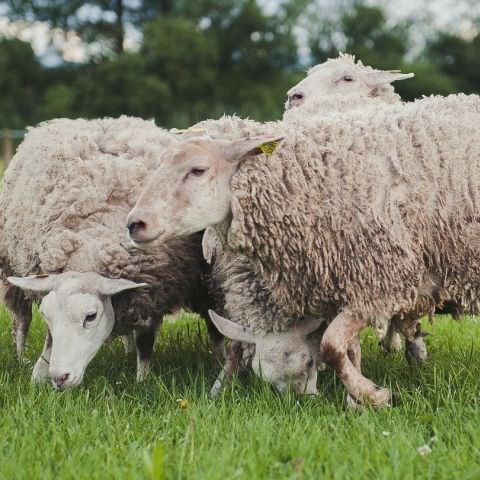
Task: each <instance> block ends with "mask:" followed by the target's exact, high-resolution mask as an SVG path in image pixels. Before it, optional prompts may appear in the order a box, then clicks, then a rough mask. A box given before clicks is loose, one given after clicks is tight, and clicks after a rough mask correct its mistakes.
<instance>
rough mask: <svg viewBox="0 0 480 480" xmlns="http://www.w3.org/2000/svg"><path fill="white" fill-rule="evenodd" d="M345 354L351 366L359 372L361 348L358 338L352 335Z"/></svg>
mask: <svg viewBox="0 0 480 480" xmlns="http://www.w3.org/2000/svg"><path fill="white" fill-rule="evenodd" d="M347 355H348V358H349V359H350V361H351V362H352V364H353V366H354V367H355V368H356V369H357V370H358V371H359V372H360V373H361V372H362V367H361V364H362V349H361V346H360V338H359V337H358V336H357V337H354V338H353V339H352V341H351V342H350V345H349V346H348V350H347Z"/></svg>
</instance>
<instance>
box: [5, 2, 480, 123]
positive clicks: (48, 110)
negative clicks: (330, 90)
mask: <svg viewBox="0 0 480 480" xmlns="http://www.w3.org/2000/svg"><path fill="white" fill-rule="evenodd" d="M327 3H328V2H327ZM327 6H328V5H326V3H325V0H283V1H279V2H265V1H264V0H155V1H154V0H143V1H141V0H90V1H87V2H80V1H78V0H6V1H3V2H0V7H3V11H5V12H6V16H7V17H8V19H9V20H10V22H13V23H12V24H13V25H16V26H19V28H20V29H24V30H25V29H26V30H28V29H29V28H31V25H33V24H35V22H37V24H38V22H43V23H42V24H44V25H45V24H46V25H48V30H47V33H44V34H43V35H47V36H48V35H51V36H52V44H51V45H52V50H56V53H57V56H56V58H57V61H56V62H52V61H46V59H45V57H43V58H37V57H36V56H35V54H34V51H33V49H32V47H31V45H30V44H29V43H26V42H22V41H21V40H19V39H17V38H15V35H12V34H10V35H5V36H4V38H1V37H0V92H1V96H0V128H5V127H8V128H23V127H24V126H26V125H31V124H34V123H36V122H38V121H41V120H44V119H48V118H52V117H58V116H69V117H76V116H85V117H95V116H106V115H111V116H118V115H121V114H130V115H139V116H142V117H146V118H155V119H156V120H157V122H158V123H159V124H161V125H164V126H177V127H184V126H187V125H189V124H192V123H193V122H195V121H198V120H200V119H202V118H205V117H207V116H217V115H221V114H222V113H223V112H227V113H234V112H236V113H239V114H241V115H248V116H251V117H253V118H257V119H271V118H276V117H278V116H279V115H280V113H281V111H282V108H283V101H284V94H285V91H286V90H287V89H288V87H289V86H290V85H292V84H293V83H294V82H295V81H296V80H297V79H298V78H299V76H301V75H303V71H304V70H305V68H306V67H308V66H309V65H311V64H314V63H318V62H322V61H324V60H325V59H326V58H328V57H332V56H336V55H337V53H338V51H348V52H350V53H354V54H356V55H357V56H358V57H359V58H361V59H362V60H363V61H364V62H365V63H368V64H371V65H373V66H377V67H380V68H400V69H402V70H404V71H413V72H415V73H416V74H417V76H416V78H415V79H413V80H409V81H408V82H400V83H399V84H398V86H397V89H398V90H399V92H400V93H401V94H402V96H403V97H404V98H406V99H412V98H415V97H418V96H420V95H423V94H429V93H440V94H447V93H450V92H456V91H465V92H480V34H479V30H478V24H479V22H478V18H475V15H477V14H478V12H477V13H475V12H474V11H473V10H472V11H471V12H470V13H469V15H470V17H469V22H468V25H469V27H468V28H467V29H465V28H463V30H462V28H458V29H454V28H453V26H452V28H450V27H449V28H448V31H446V29H443V30H442V29H441V30H440V31H435V30H434V29H433V28H432V25H431V24H430V23H429V22H428V19H427V22H426V23H425V20H422V18H421V17H420V16H419V17H417V18H415V17H414V18H408V19H401V18H399V17H397V16H395V15H394V13H392V10H391V9H389V10H387V9H385V8H384V7H381V6H378V5H375V4H372V2H368V3H365V2H363V1H359V0H342V1H338V2H334V3H331V4H330V6H329V8H327ZM422 22H423V26H424V27H425V25H426V26H427V28H423V30H422ZM457 23H458V24H459V25H460V22H459V21H458V22H457ZM461 25H463V23H461ZM17 30H18V29H17ZM17 36H18V35H17ZM59 36H60V38H63V39H64V41H59ZM54 38H55V41H53V39H54ZM72 38H74V39H75V40H76V48H77V50H78V49H79V50H80V52H81V58H80V60H81V61H77V62H75V63H74V62H69V61H66V60H65V59H66V58H67V59H68V58H71V57H72V54H71V53H72V52H71V49H72V46H71V41H70V40H71V39H72ZM54 47H55V48H54ZM52 63H53V66H52Z"/></svg>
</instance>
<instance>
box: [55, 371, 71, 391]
mask: <svg viewBox="0 0 480 480" xmlns="http://www.w3.org/2000/svg"><path fill="white" fill-rule="evenodd" d="M69 376H70V374H69V373H64V374H63V375H60V376H58V377H55V378H54V379H53V382H54V386H55V387H56V388H57V389H58V390H61V389H62V388H63V386H64V384H65V382H66V381H67V380H68V377H69Z"/></svg>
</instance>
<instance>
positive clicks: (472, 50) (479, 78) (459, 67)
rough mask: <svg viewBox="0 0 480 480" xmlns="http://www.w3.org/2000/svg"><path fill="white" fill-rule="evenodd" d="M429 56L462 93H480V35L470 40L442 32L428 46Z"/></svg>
mask: <svg viewBox="0 0 480 480" xmlns="http://www.w3.org/2000/svg"><path fill="white" fill-rule="evenodd" d="M427 55H428V56H429V57H430V58H431V60H432V62H433V63H434V64H435V65H436V66H437V67H438V68H439V69H440V70H441V71H442V72H443V73H444V74H445V75H446V76H448V77H450V78H451V79H452V80H454V81H455V82H456V83H457V85H458V86H459V87H460V89H461V90H462V91H464V92H467V93H473V92H477V93H479V92H480V34H477V35H475V36H474V37H473V38H471V39H468V38H462V37H460V36H455V35H452V34H450V33H446V32H441V33H439V34H438V35H437V36H436V38H434V39H433V40H432V41H431V42H430V43H429V44H428V46H427Z"/></svg>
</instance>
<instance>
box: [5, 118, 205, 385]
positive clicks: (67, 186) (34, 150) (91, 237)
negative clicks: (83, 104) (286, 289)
mask: <svg viewBox="0 0 480 480" xmlns="http://www.w3.org/2000/svg"><path fill="white" fill-rule="evenodd" d="M175 142H176V140H175V138H174V136H172V135H170V134H169V133H167V132H165V131H164V130H161V129H159V128H158V127H156V126H155V125H154V123H153V122H147V121H144V120H141V119H136V118H128V117H122V118H120V119H103V120H93V121H87V120H82V119H79V120H66V119H60V120H55V121H50V122H46V123H43V124H41V125H40V126H38V127H36V128H34V129H32V130H30V131H29V133H28V135H27V137H26V139H25V140H24V142H23V143H22V144H21V146H20V148H19V150H18V153H17V154H16V156H15V158H14V160H13V161H12V162H11V164H10V167H9V169H8V170H7V171H6V173H5V177H4V186H3V191H2V193H1V195H0V225H1V228H2V239H1V242H0V265H1V268H2V280H3V282H4V290H5V292H4V298H5V303H6V304H7V306H8V307H9V308H10V309H11V310H12V312H13V314H14V318H15V322H14V323H15V332H16V342H17V350H18V352H19V354H21V353H22V351H23V348H24V345H25V337H26V334H27V331H28V326H29V324H30V320H31V305H32V302H34V301H36V302H41V304H40V310H41V312H42V314H43V316H44V317H45V319H46V321H47V323H48V327H49V333H48V335H47V338H46V341H45V346H44V350H43V352H42V355H41V356H40V358H39V359H38V361H37V362H36V365H35V368H34V370H33V375H32V378H33V380H35V381H43V380H46V379H47V378H49V377H52V383H53V384H54V386H55V387H56V388H58V389H62V388H65V387H67V386H69V387H73V386H76V385H78V384H79V383H80V382H81V381H82V379H83V376H84V372H85V369H86V367H87V365H88V363H89V362H90V361H91V360H92V358H93V357H94V355H95V354H96V352H97V351H98V350H99V348H100V347H101V345H102V344H103V343H104V341H105V340H106V339H107V338H108V337H109V336H111V335H124V334H131V332H133V333H134V339H135V345H136V349H137V378H138V380H142V379H143V378H144V377H145V375H146V374H147V373H148V371H149V363H150V357H151V354H152V350H153V343H154V338H155V331H156V329H157V328H158V326H159V324H160V323H161V319H162V316H163V315H164V314H166V313H170V312H173V311H174V310H176V309H177V308H179V307H185V308H191V309H193V310H194V311H196V312H198V313H199V314H200V315H203V316H204V317H207V315H206V314H207V308H208V307H209V305H210V303H209V301H210V300H209V295H208V293H207V289H206V287H205V286H204V282H203V276H204V275H205V274H206V268H207V267H206V264H205V263H204V261H203V257H202V254H201V236H202V234H201V233H199V234H195V235H193V236H191V237H188V238H183V239H179V240H174V241H172V242H168V243H167V244H164V245H163V246H162V248H160V249H159V250H158V251H156V252H154V253H151V254H147V253H145V252H143V251H141V250H136V249H132V248H130V246H129V243H128V240H127V236H126V230H125V216H126V213H127V212H128V211H129V209H130V208H131V207H132V206H133V204H134V202H135V200H136V197H137V195H138V192H139V191H140V189H141V186H142V182H143V180H144V178H145V177H146V176H147V175H148V174H149V173H151V172H153V171H154V169H155V168H157V167H158V166H159V159H160V158H161V155H162V152H163V151H164V150H165V149H166V148H167V147H168V146H169V145H172V144H173V143H175ZM14 275H15V277H13V276H14ZM7 280H8V282H7ZM24 291H25V292H24ZM52 340H53V344H52Z"/></svg>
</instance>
